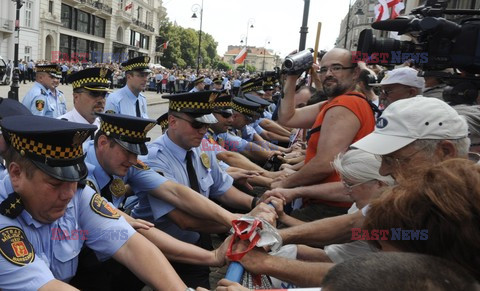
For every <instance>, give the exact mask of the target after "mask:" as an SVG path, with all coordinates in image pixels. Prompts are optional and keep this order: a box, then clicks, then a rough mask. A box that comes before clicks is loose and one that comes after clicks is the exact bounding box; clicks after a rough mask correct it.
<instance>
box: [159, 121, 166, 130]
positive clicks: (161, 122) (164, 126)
mask: <svg viewBox="0 0 480 291" xmlns="http://www.w3.org/2000/svg"><path fill="white" fill-rule="evenodd" d="M158 125H160V127H161V128H162V130H165V129H166V128H167V127H168V119H164V120H162V121H160V122H159V123H158Z"/></svg>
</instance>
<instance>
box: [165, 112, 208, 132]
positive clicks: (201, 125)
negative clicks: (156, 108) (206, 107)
mask: <svg viewBox="0 0 480 291" xmlns="http://www.w3.org/2000/svg"><path fill="white" fill-rule="evenodd" d="M173 116H175V118H178V119H181V120H185V121H186V122H188V123H190V126H191V127H192V128H194V129H201V128H208V127H209V126H210V124H208V123H203V122H198V121H196V120H188V119H185V118H182V117H180V116H177V115H173Z"/></svg>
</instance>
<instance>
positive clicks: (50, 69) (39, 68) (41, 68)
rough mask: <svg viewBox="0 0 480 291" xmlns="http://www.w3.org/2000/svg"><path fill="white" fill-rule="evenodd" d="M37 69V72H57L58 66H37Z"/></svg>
mask: <svg viewBox="0 0 480 291" xmlns="http://www.w3.org/2000/svg"><path fill="white" fill-rule="evenodd" d="M35 71H36V72H46V73H57V68H56V67H36V68H35ZM60 72H61V71H60Z"/></svg>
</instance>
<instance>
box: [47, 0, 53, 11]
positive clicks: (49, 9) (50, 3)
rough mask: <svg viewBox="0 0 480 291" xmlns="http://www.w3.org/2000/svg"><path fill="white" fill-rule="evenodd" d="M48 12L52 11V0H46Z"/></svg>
mask: <svg viewBox="0 0 480 291" xmlns="http://www.w3.org/2000/svg"><path fill="white" fill-rule="evenodd" d="M48 12H50V13H53V0H50V1H48Z"/></svg>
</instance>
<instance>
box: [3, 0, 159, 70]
mask: <svg viewBox="0 0 480 291" xmlns="http://www.w3.org/2000/svg"><path fill="white" fill-rule="evenodd" d="M0 7H1V8H2V9H1V10H0V25H1V27H0V37H1V38H0V41H1V42H0V55H2V56H3V57H4V59H7V58H8V59H13V45H14V23H15V19H14V17H15V4H14V2H12V1H9V0H5V1H1V2H0ZM165 17H166V11H165V9H164V8H163V6H162V1H161V0H36V1H33V0H27V1H25V4H24V6H23V7H22V8H21V14H20V23H21V26H20V49H19V59H34V60H35V61H37V60H46V61H73V62H77V61H81V62H82V61H92V62H120V61H122V60H124V59H127V58H130V57H135V56H141V55H148V56H150V57H152V61H155V60H156V58H155V57H159V56H158V53H157V52H156V51H157V49H156V48H157V47H158V45H157V43H156V35H158V31H159V25H160V20H161V19H165Z"/></svg>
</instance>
